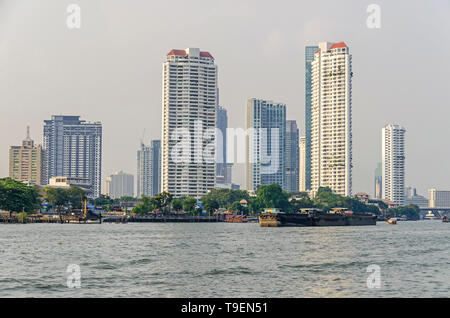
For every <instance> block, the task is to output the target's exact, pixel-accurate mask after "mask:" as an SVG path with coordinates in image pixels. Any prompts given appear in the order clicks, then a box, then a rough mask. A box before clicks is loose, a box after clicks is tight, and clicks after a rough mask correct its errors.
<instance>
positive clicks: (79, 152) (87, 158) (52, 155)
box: [44, 115, 102, 198]
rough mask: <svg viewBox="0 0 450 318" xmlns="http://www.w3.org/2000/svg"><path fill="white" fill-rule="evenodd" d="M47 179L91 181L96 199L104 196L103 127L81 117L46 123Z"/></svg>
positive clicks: (64, 118) (64, 117) (98, 123)
mask: <svg viewBox="0 0 450 318" xmlns="http://www.w3.org/2000/svg"><path fill="white" fill-rule="evenodd" d="M44 149H45V165H46V172H47V176H46V179H47V180H44V181H45V184H47V183H48V180H49V179H50V178H52V177H74V178H84V179H89V182H90V183H91V185H92V195H93V197H95V198H96V197H98V196H99V195H100V192H101V180H102V124H101V123H100V122H94V123H90V122H86V121H84V120H80V116H59V115H58V116H52V119H51V120H45V121H44Z"/></svg>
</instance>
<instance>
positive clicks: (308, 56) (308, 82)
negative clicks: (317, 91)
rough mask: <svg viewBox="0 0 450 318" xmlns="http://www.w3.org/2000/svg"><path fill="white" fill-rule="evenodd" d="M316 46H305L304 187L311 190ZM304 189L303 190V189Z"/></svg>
mask: <svg viewBox="0 0 450 318" xmlns="http://www.w3.org/2000/svg"><path fill="white" fill-rule="evenodd" d="M318 49H319V47H318V46H307V47H305V138H306V139H305V147H306V148H305V155H306V158H305V159H306V160H305V189H306V190H311V113H312V102H311V97H312V61H313V60H314V54H315V53H316V51H317V50H318ZM303 191H305V190H303Z"/></svg>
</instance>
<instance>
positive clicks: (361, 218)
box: [259, 209, 377, 227]
mask: <svg viewBox="0 0 450 318" xmlns="http://www.w3.org/2000/svg"><path fill="white" fill-rule="evenodd" d="M376 224H377V217H376V216H375V215H372V214H369V213H353V212H350V211H343V210H341V209H339V210H337V211H332V212H331V213H325V212H320V211H317V210H314V211H307V212H302V213H283V212H279V211H276V210H273V209H269V210H268V211H267V210H266V211H265V212H264V213H262V214H261V215H260V217H259V225H260V226H262V227H279V226H363V225H376Z"/></svg>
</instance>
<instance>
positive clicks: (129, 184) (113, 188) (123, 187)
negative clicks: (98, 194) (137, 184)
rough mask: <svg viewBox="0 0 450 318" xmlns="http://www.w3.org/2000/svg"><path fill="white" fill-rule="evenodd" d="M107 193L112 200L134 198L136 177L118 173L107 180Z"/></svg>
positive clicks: (121, 172)
mask: <svg viewBox="0 0 450 318" xmlns="http://www.w3.org/2000/svg"><path fill="white" fill-rule="evenodd" d="M105 193H106V195H107V196H109V197H110V198H112V199H120V198H121V197H132V196H134V176H133V175H132V174H128V173H124V172H123V171H118V172H115V173H113V174H112V175H110V176H109V177H107V178H106V182H105Z"/></svg>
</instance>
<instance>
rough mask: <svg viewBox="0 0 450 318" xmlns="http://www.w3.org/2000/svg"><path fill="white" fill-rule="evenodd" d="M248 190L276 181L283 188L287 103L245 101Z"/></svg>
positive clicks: (284, 182)
mask: <svg viewBox="0 0 450 318" xmlns="http://www.w3.org/2000/svg"><path fill="white" fill-rule="evenodd" d="M246 121H247V131H248V133H249V135H248V138H247V142H246V144H247V147H246V148H247V157H246V162H247V171H246V172H247V178H246V183H247V185H246V187H247V190H257V189H258V186H259V185H270V184H274V183H277V184H279V185H280V186H281V187H282V188H283V189H285V188H286V180H285V169H286V157H285V156H286V152H285V147H286V105H285V104H280V103H274V102H273V101H267V100H263V99H255V98H252V99H249V100H248V101H247V118H246Z"/></svg>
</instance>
